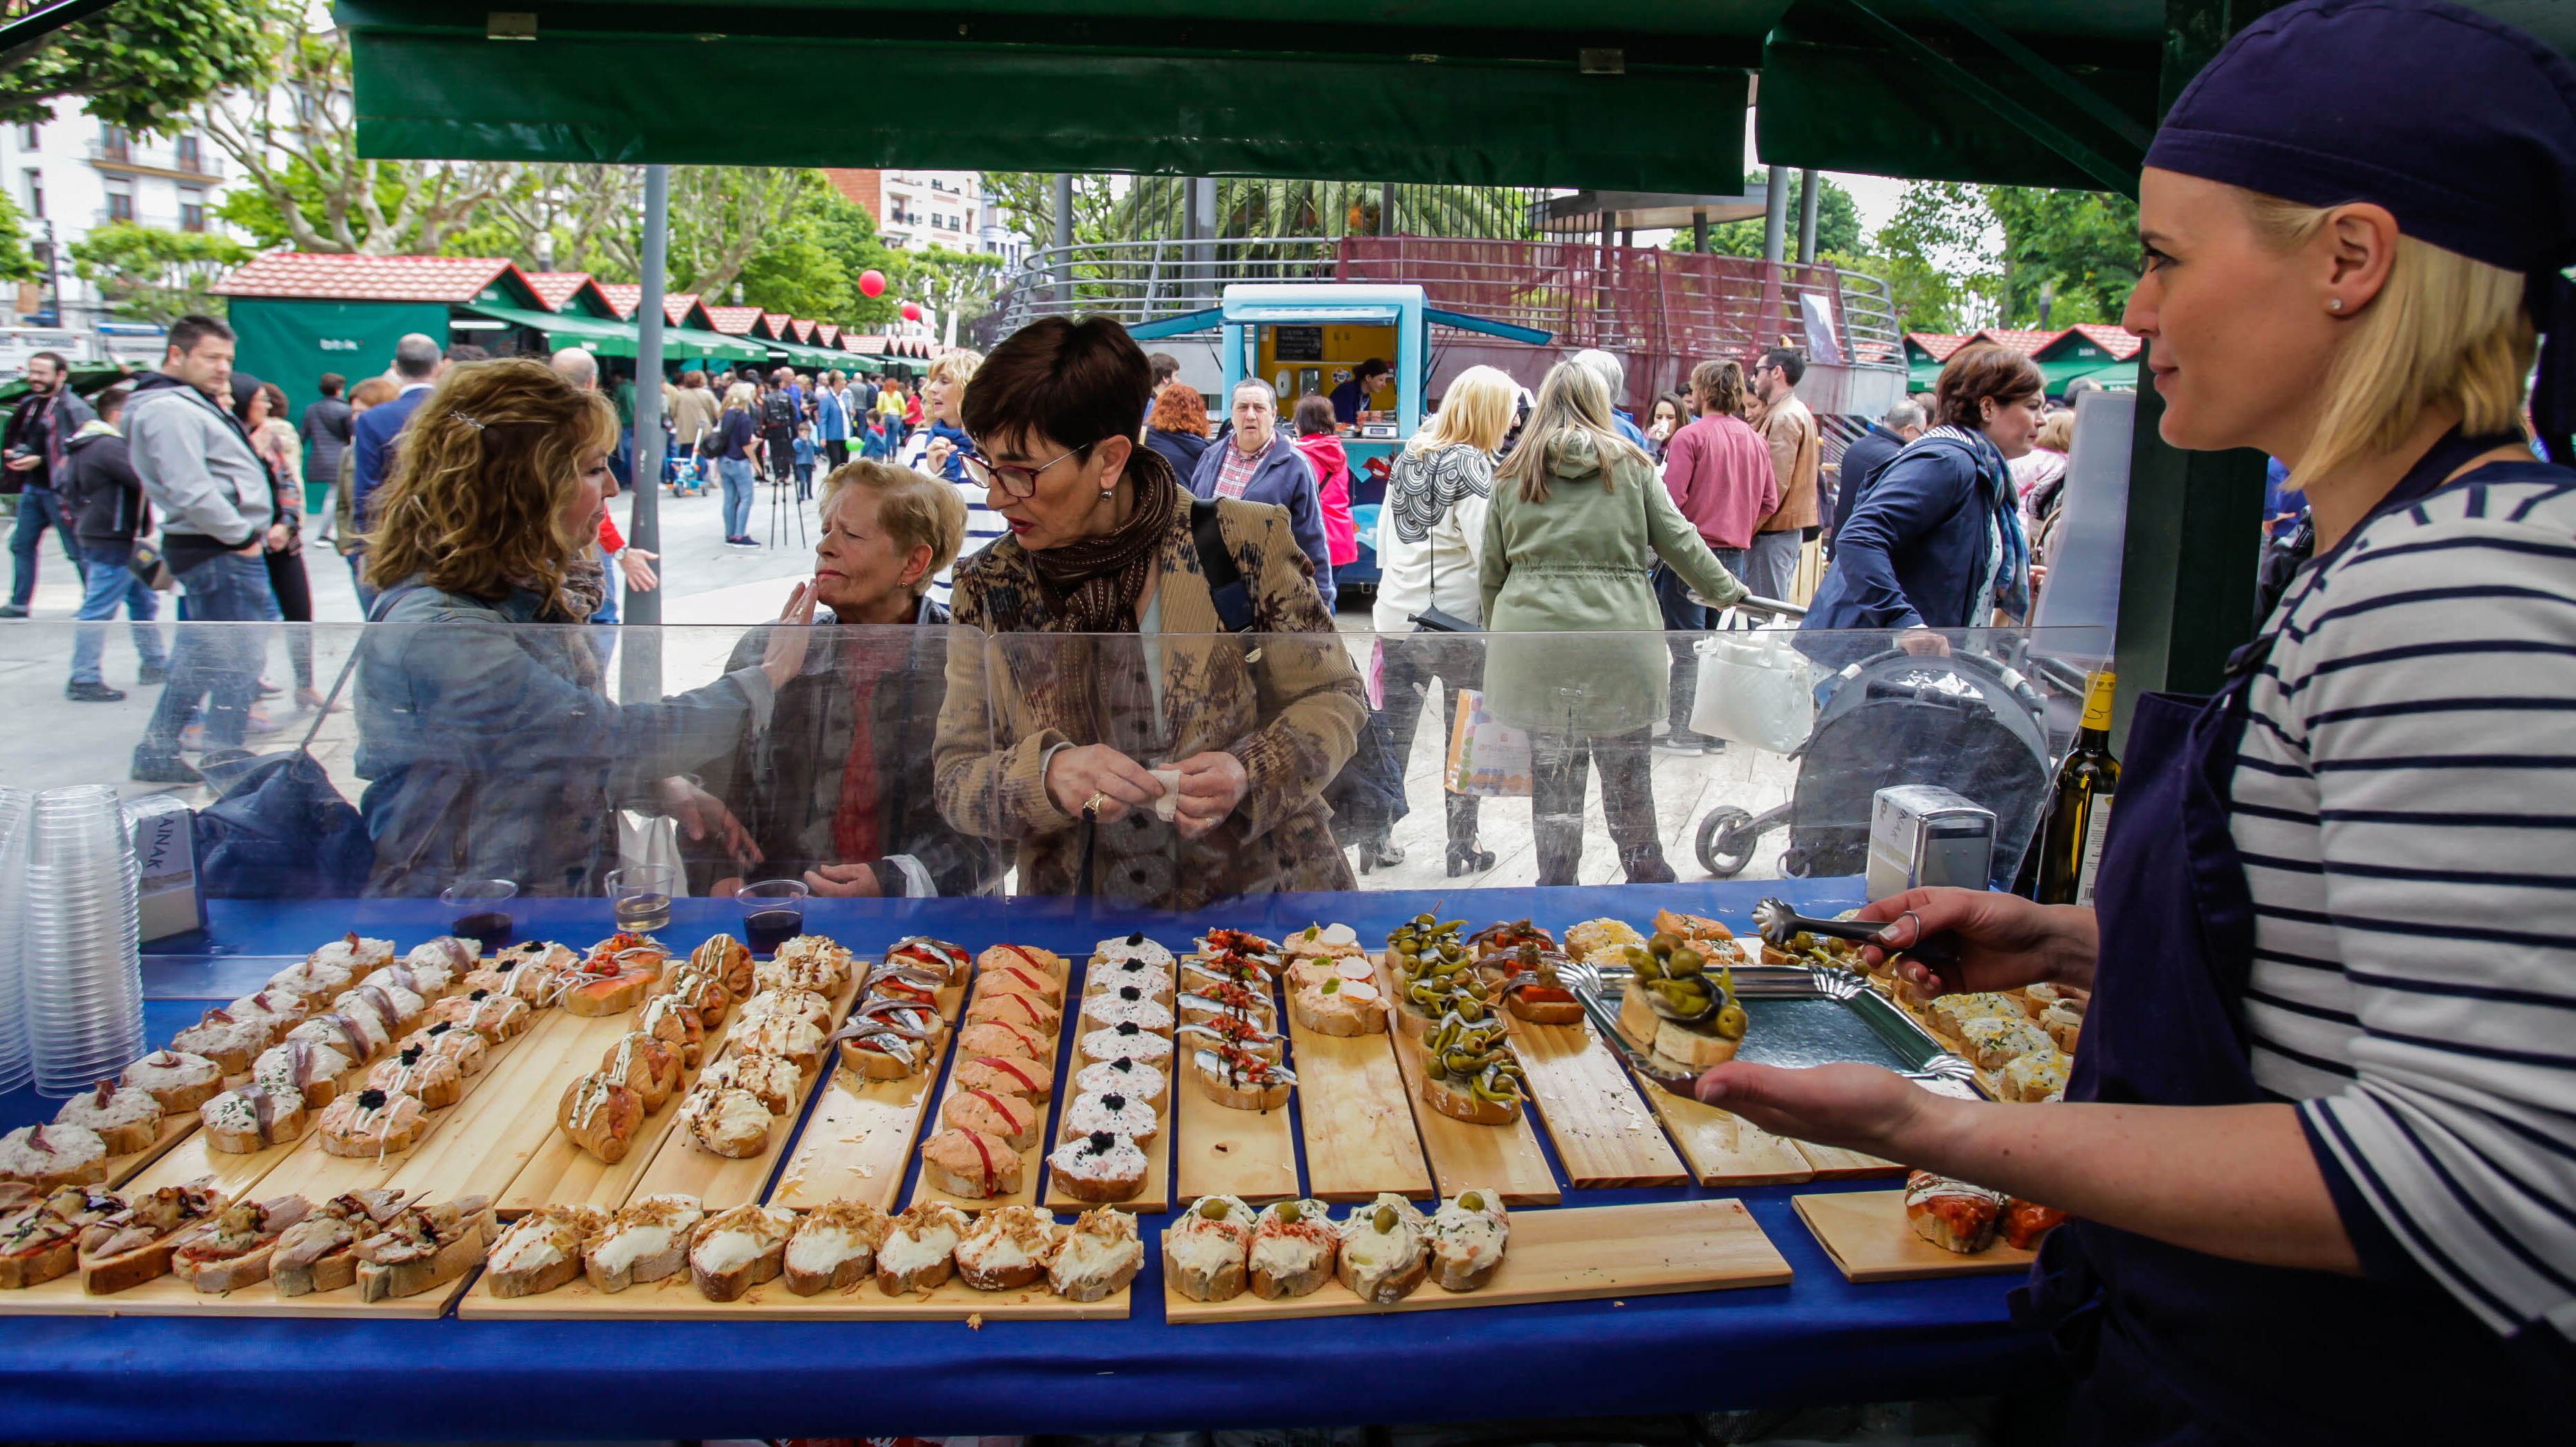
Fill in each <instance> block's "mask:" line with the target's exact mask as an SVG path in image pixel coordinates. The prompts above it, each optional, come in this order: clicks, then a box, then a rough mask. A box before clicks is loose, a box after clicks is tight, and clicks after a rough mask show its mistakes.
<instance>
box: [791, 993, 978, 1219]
mask: <svg viewBox="0 0 2576 1447" xmlns="http://www.w3.org/2000/svg"><path fill="white" fill-rule="evenodd" d="M965 999H966V989H965V987H964V986H962V985H951V986H949V987H948V988H947V989H945V990H942V991H940V992H939V1013H940V1015H941V1016H942V1017H944V1018H945V1019H947V1020H948V1021H949V1024H950V1029H949V1041H948V1042H947V1043H943V1044H942V1045H941V1047H940V1053H939V1057H938V1058H937V1059H933V1060H929V1061H925V1062H923V1064H922V1067H921V1069H919V1070H917V1071H915V1072H914V1073H912V1074H910V1075H907V1076H905V1077H904V1078H903V1079H901V1080H870V1079H868V1078H866V1077H865V1076H862V1075H860V1074H858V1073H857V1072H856V1071H853V1070H849V1069H847V1068H844V1067H842V1066H841V1065H840V1064H839V1061H840V1057H841V1049H840V1047H839V1046H837V1045H835V1046H833V1047H832V1060H833V1062H834V1064H833V1068H832V1069H830V1070H827V1071H825V1072H824V1080H823V1084H822V1093H821V1094H820V1096H818V1097H817V1098H816V1100H815V1102H814V1108H813V1110H812V1111H810V1112H809V1113H808V1114H807V1115H806V1117H805V1128H804V1129H803V1130H801V1131H799V1132H798V1133H797V1136H796V1143H795V1152H794V1154H792V1155H790V1156H789V1157H788V1158H787V1171H786V1173H785V1174H784V1175H782V1176H780V1177H779V1179H778V1184H777V1186H776V1187H775V1188H774V1189H772V1190H771V1191H770V1193H769V1204H770V1205H773V1206H796V1207H806V1206H819V1205H821V1204H823V1203H824V1202H825V1201H832V1200H843V1201H865V1202H867V1203H868V1204H869V1205H871V1206H874V1207H876V1208H877V1209H878V1210H880V1211H886V1212H891V1211H893V1210H894V1198H895V1194H896V1193H897V1192H899V1191H901V1190H902V1189H903V1171H904V1167H905V1166H907V1165H909V1164H910V1163H911V1161H912V1151H913V1147H914V1146H916V1145H918V1144H920V1142H921V1123H922V1121H923V1120H924V1119H926V1118H928V1116H929V1114H930V1100H931V1088H932V1086H934V1085H935V1084H937V1082H938V1080H939V1072H940V1069H941V1067H942V1066H943V1065H945V1064H946V1062H947V1057H948V1055H949V1053H950V1051H951V1049H952V1048H953V1042H954V1041H955V1039H956V1033H957V1032H956V1028H955V1027H956V1020H957V1015H958V1012H959V1011H960V1010H961V1009H963V1008H964V1005H965Z"/></svg>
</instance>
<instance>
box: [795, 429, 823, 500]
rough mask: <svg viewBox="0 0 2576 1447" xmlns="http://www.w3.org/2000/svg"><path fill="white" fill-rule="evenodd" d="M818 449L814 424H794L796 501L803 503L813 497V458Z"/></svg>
mask: <svg viewBox="0 0 2576 1447" xmlns="http://www.w3.org/2000/svg"><path fill="white" fill-rule="evenodd" d="M818 451H819V449H817V448H816V447H815V445H814V424H813V423H811V422H799V423H797V424H796V500H797V501H798V502H803V501H805V500H806V499H807V498H810V497H812V496H813V495H814V458H815V456H816V455H817V453H818Z"/></svg>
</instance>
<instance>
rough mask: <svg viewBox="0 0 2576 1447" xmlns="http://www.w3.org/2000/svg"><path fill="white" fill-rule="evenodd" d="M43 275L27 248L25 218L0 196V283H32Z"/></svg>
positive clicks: (3, 196) (6, 199) (42, 269)
mask: <svg viewBox="0 0 2576 1447" xmlns="http://www.w3.org/2000/svg"><path fill="white" fill-rule="evenodd" d="M44 274H45V270H44V268H43V267H40V266H38V265H36V257H35V254H34V253H33V252H32V251H30V250H29V249H28V246H27V218H26V217H25V216H23V215H21V214H20V213H19V211H18V208H17V206H16V204H15V203H13V202H11V201H10V199H9V198H8V197H7V196H6V195H0V281H34V280H35V279H36V278H37V277H40V276H43V275H44Z"/></svg>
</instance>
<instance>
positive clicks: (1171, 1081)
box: [1039, 957, 1183, 1216]
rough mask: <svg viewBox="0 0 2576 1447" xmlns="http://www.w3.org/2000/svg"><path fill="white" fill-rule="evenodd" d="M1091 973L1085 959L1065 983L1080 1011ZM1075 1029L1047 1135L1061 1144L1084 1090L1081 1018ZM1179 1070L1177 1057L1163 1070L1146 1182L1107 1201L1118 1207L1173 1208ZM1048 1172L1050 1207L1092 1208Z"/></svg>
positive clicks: (1069, 997) (1153, 1212) (1142, 1209)
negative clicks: (1067, 1114) (1068, 1115)
mask: <svg viewBox="0 0 2576 1447" xmlns="http://www.w3.org/2000/svg"><path fill="white" fill-rule="evenodd" d="M1095 958H1096V957H1095ZM1090 975H1091V962H1090V960H1088V959H1086V960H1085V961H1083V964H1082V970H1081V973H1080V974H1079V975H1077V976H1076V977H1075V978H1073V979H1071V980H1068V981H1067V982H1066V984H1065V990H1066V997H1067V1000H1068V1002H1069V1003H1070V1004H1071V1005H1072V1006H1073V1008H1074V1010H1075V1012H1076V1013H1077V1014H1078V1013H1079V1012H1080V1011H1081V1008H1082V995H1083V988H1084V986H1085V985H1087V984H1088V983H1089V981H1090ZM1173 1023H1174V1025H1175V1027H1176V1028H1177V1026H1178V1024H1179V1020H1178V1017H1177V1015H1176V1016H1175V1018H1174V1021H1173ZM1074 1029H1075V1034H1074V1036H1073V1046H1072V1048H1071V1049H1069V1050H1068V1051H1067V1056H1066V1060H1065V1064H1066V1066H1067V1067H1068V1068H1067V1070H1066V1071H1065V1073H1064V1074H1062V1075H1059V1076H1057V1077H1056V1091H1055V1100H1054V1103H1053V1109H1054V1112H1055V1117H1054V1121H1053V1126H1054V1129H1053V1130H1052V1131H1051V1132H1050V1133H1049V1134H1048V1136H1047V1139H1048V1140H1051V1141H1055V1142H1056V1143H1057V1144H1058V1145H1061V1144H1063V1141H1062V1139H1061V1137H1062V1136H1063V1134H1064V1110H1065V1107H1066V1106H1067V1105H1069V1104H1071V1103H1072V1101H1073V1098H1074V1097H1075V1096H1076V1095H1079V1094H1080V1093H1081V1092H1080V1091H1078V1090H1076V1089H1074V1085H1073V1077H1074V1076H1076V1075H1079V1074H1081V1073H1082V1055H1081V1043H1082V1036H1081V1033H1080V1032H1081V1025H1080V1023H1079V1022H1078V1021H1077V1022H1076V1024H1075V1027H1074ZM1179 1072H1180V1062H1179V1061H1177V1060H1175V1061H1173V1062H1172V1068H1171V1069H1168V1070H1166V1071H1164V1072H1163V1076H1164V1084H1163V1108H1162V1109H1161V1110H1160V1111H1159V1112H1157V1113H1156V1118H1157V1119H1158V1120H1160V1121H1161V1122H1162V1129H1161V1130H1159V1131H1157V1132H1156V1133H1155V1135H1154V1139H1153V1140H1152V1141H1150V1142H1148V1143H1147V1144H1146V1145H1145V1146H1143V1147H1142V1149H1143V1150H1144V1152H1145V1182H1144V1184H1143V1185H1141V1186H1139V1187H1137V1189H1136V1194H1135V1195H1134V1196H1132V1197H1130V1198H1128V1199H1127V1200H1124V1201H1110V1202H1106V1203H1104V1204H1107V1205H1111V1206H1115V1207H1117V1208H1118V1209H1119V1210H1121V1211H1134V1212H1137V1213H1139V1214H1141V1215H1147V1216H1154V1215H1160V1214H1161V1213H1163V1212H1165V1211H1168V1210H1170V1209H1172V1141H1173V1138H1174V1137H1175V1136H1176V1135H1177V1134H1178V1132H1177V1131H1175V1130H1174V1129H1173V1121H1172V1111H1173V1108H1174V1106H1175V1105H1176V1104H1177V1103H1178V1100H1179V1097H1178V1096H1177V1095H1175V1094H1174V1092H1175V1091H1178V1090H1181V1089H1182V1088H1183V1082H1182V1080H1181V1077H1180V1073H1179ZM1039 1169H1041V1170H1045V1167H1044V1165H1043V1164H1041V1165H1040V1167H1039ZM1046 1175H1047V1186H1046V1199H1045V1205H1046V1208H1047V1209H1048V1210H1050V1211H1077V1212H1079V1211H1088V1210H1090V1209H1091V1207H1092V1205H1093V1204H1094V1203H1092V1202H1090V1201H1077V1200H1075V1199H1074V1198H1073V1197H1071V1196H1069V1195H1066V1194H1065V1193H1064V1192H1062V1191H1060V1190H1058V1189H1056V1185H1055V1173H1054V1172H1053V1171H1047V1172H1046Z"/></svg>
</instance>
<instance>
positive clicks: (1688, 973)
mask: <svg viewBox="0 0 2576 1447" xmlns="http://www.w3.org/2000/svg"><path fill="white" fill-rule="evenodd" d="M1664 968H1665V969H1667V970H1670V971H1671V972H1672V973H1673V975H1674V977H1675V978H1677V979H1688V978H1690V977H1692V976H1694V975H1697V974H1698V973H1699V972H1700V971H1702V970H1705V969H1707V968H1708V961H1706V960H1703V959H1701V958H1700V955H1699V951H1697V950H1691V949H1681V950H1675V951H1673V957H1672V958H1671V959H1669V960H1666V961H1665V962H1664Z"/></svg>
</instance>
